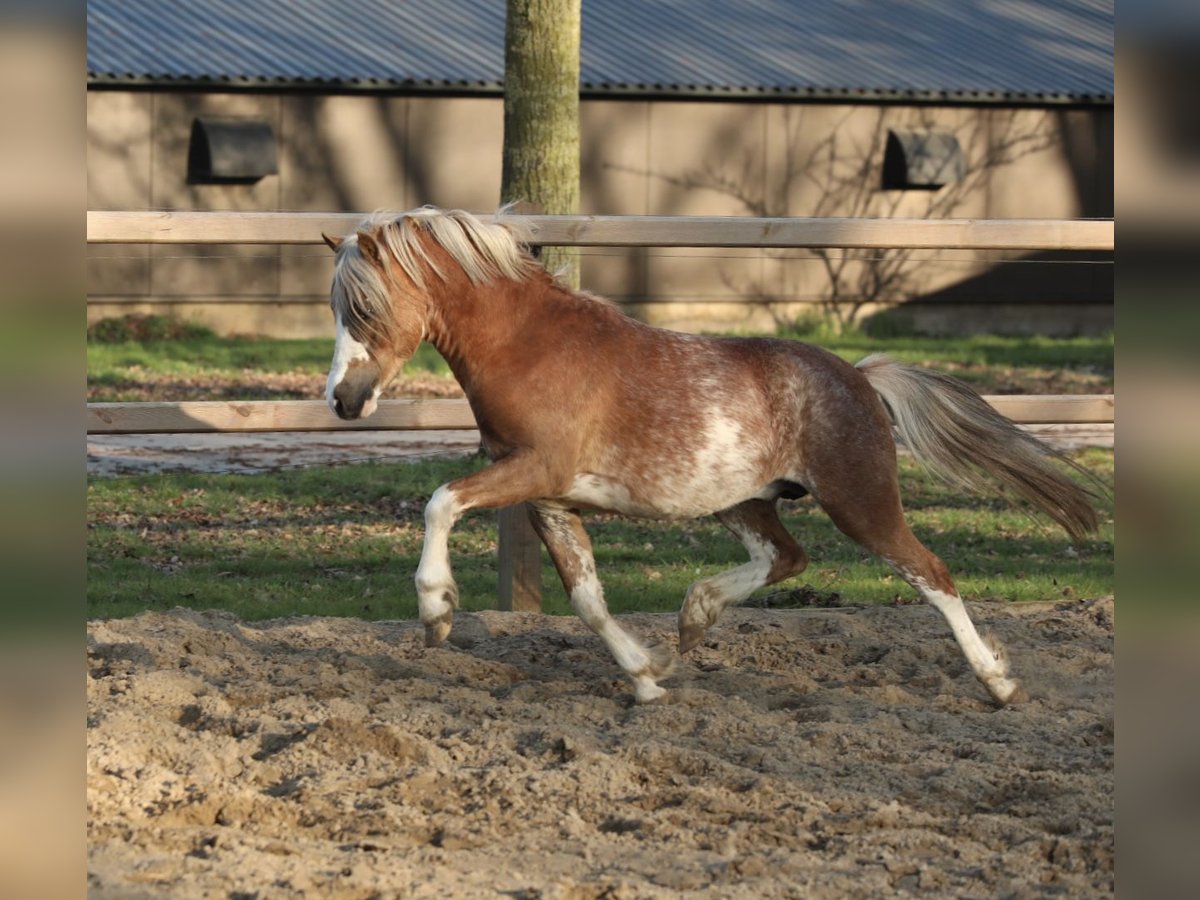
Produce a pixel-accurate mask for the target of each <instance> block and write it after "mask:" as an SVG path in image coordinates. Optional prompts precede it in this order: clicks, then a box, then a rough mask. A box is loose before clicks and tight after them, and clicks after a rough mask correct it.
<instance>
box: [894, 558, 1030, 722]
mask: <svg viewBox="0 0 1200 900" xmlns="http://www.w3.org/2000/svg"><path fill="white" fill-rule="evenodd" d="M912 581H913V583H914V585H915V586H916V588H917V590H918V591H920V592H921V596H923V597H924V598H925V600H926V601H927V602H928V603H929V604H930V605H932V606H933V607H935V608H936V609H937V610H938V612H940V613H941V614H942V616H943V617H944V618H945V620H946V622H947V624H948V625H949V626H950V631H951V633H953V635H954V639H955V640H956V641H958V646H959V647H961V648H962V651H963V655H965V656H966V658H967V663H968V664H969V665H970V666H971V671H972V672H974V673H975V677H976V678H978V679H979V680H980V681H982V682H983V685H984V687H986V688H987V689H988V692H989V693H991V695H992V696H993V697H995V698H996V700H998V701H999V702H1000V703H1007V702H1008V701H1009V700H1011V699H1012V697H1013V694H1015V693H1016V692H1017V688H1018V684H1017V682H1016V681H1014V680H1013V679H1011V678H1009V677H1008V659H1007V657H1006V655H1005V653H1004V648H1003V647H1001V646H1000V643H999V642H998V641H996V640H995V639H992V641H991V646H989V644H988V642H985V641H984V640H983V638H981V637H980V636H979V632H978V631H976V630H975V625H974V624H973V623H972V622H971V618H970V616H968V615H967V608H966V607H965V606H964V605H963V602H962V598H961V597H959V596H957V595H955V594H947V593H945V592H944V591H939V590H934V589H933V588H931V587H929V586H928V585H926V584H925V583H924V582H923V581H922V580H921V579H920V578H914V579H913V580H912Z"/></svg>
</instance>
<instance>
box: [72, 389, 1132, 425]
mask: <svg viewBox="0 0 1200 900" xmlns="http://www.w3.org/2000/svg"><path fill="white" fill-rule="evenodd" d="M985 399H986V400H987V401H988V402H989V403H990V404H991V405H992V406H993V407H995V408H996V409H997V410H999V411H1000V412H1001V413H1003V414H1004V415H1006V416H1008V417H1009V418H1010V419H1012V420H1013V421H1014V422H1019V423H1021V424H1025V425H1049V424H1054V425H1066V424H1095V423H1109V422H1112V421H1113V420H1114V418H1115V398H1114V397H1113V396H1112V395H1111V394H1037V395H1033V394H1023V395H1009V394H996V395H991V396H988V397H985ZM475 427H476V424H475V417H474V416H473V415H472V414H471V408H470V406H468V405H467V401H466V400H381V401H380V403H379V409H378V410H377V411H376V412H375V414H374V415H372V416H371V417H370V418H368V419H357V420H355V421H353V422H346V421H343V420H342V419H339V418H338V417H337V416H335V415H334V414H333V413H332V412H331V411H330V409H329V406H328V405H327V404H326V403H325V401H324V400H286V401H273V400H233V401H224V400H213V401H197V402H185V403H89V404H88V405H87V433H88V434H206V433H207V434H212V433H227V432H243V433H245V432H251V433H252V432H268V431H308V432H328V431H388V430H420V431H427V430H463V429H473V428H475Z"/></svg>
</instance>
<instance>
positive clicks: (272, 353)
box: [87, 320, 1114, 400]
mask: <svg viewBox="0 0 1200 900" xmlns="http://www.w3.org/2000/svg"><path fill="white" fill-rule="evenodd" d="M117 321H119V320H117ZM108 333H109V334H110V335H112V336H113V338H114V339H113V340H108V341H105V340H99V339H89V341H88V345H87V373H88V374H87V377H88V384H89V386H91V387H92V388H93V392H94V399H98V400H100V399H103V400H120V399H129V398H127V397H126V396H125V394H124V393H123V391H124V390H127V389H128V388H129V386H130V385H131V384H135V383H136V382H137V381H138V379H139V377H141V376H144V375H146V374H154V375H165V376H172V377H175V378H179V379H188V378H207V379H214V380H225V381H233V380H236V379H237V378H238V377H240V376H242V374H243V373H244V372H245V370H247V369H252V370H257V371H260V372H270V373H282V372H306V373H313V374H324V373H325V372H327V371H328V370H329V363H330V360H331V358H332V355H333V339H332V336H331V337H329V338H314V339H307V340H284V339H274V338H247V337H217V336H215V335H204V334H199V335H196V334H190V333H189V332H188V331H187V330H181V332H180V336H179V337H178V338H174V339H148V340H133V339H120V338H121V337H122V336H124V335H126V334H128V333H129V332H128V331H127V330H126V331H122V330H121V329H118V328H115V327H114V328H110V329H109V330H108ZM148 333H150V334H155V333H157V332H156V331H155V330H151V331H149V332H148ZM783 336H785V337H792V338H795V339H797V340H805V341H809V342H812V343H816V344H820V345H821V346H823V347H825V348H826V349H828V350H830V351H832V352H834V353H837V354H838V355H840V356H842V357H844V358H845V359H848V360H851V361H857V360H859V359H861V358H862V357H864V356H866V355H867V354H869V353H878V352H886V353H888V354H890V355H891V356H893V357H894V358H896V359H899V360H901V361H904V362H912V363H923V364H926V365H932V366H934V367H939V366H940V367H942V368H944V369H947V370H948V371H950V372H951V373H952V374H954V375H956V376H957V377H960V378H962V379H964V380H965V381H968V382H971V383H973V384H974V385H975V386H976V387H977V388H978V389H980V390H982V391H984V392H988V391H992V390H1001V391H1004V390H1009V389H1011V388H1012V385H1013V382H1012V381H1011V378H1010V376H1011V374H1012V372H1013V371H1014V370H1018V371H1019V370H1026V371H1027V375H1028V377H1027V378H1026V380H1025V381H1019V382H1016V385H1017V386H1018V387H1021V389H1023V390H1035V389H1037V385H1038V384H1039V379H1041V378H1042V376H1043V375H1044V376H1045V380H1047V381H1051V380H1053V383H1052V386H1051V388H1050V389H1051V390H1053V391H1058V390H1071V389H1074V388H1073V387H1072V385H1070V384H1066V385H1064V384H1062V383H1061V378H1057V379H1056V376H1058V375H1061V372H1062V370H1064V369H1065V370H1071V371H1073V372H1082V373H1086V374H1087V376H1088V378H1089V379H1090V380H1088V381H1086V382H1085V383H1082V384H1080V385H1078V388H1079V389H1081V390H1093V389H1097V383H1098V382H1099V383H1100V388H1102V389H1105V390H1107V389H1109V388H1110V387H1111V381H1112V374H1113V348H1114V341H1113V338H1112V336H1111V335H1109V336H1106V337H1080V338H1044V337H1001V336H972V337H954V338H941V337H937V338H934V337H913V336H901V337H890V338H879V337H871V336H870V335H867V334H863V333H859V332H855V333H849V334H842V335H830V334H826V333H822V332H820V331H817V332H814V331H812V330H796V331H792V332H784V333H783ZM404 372H405V373H407V374H410V375H412V374H417V373H426V372H427V373H432V374H434V375H440V376H444V377H446V378H449V377H451V376H450V371H449V368H448V367H447V365H446V362H445V360H443V359H442V357H441V356H440V355H439V354H438V352H437V351H436V350H434V348H433V347H431V346H430V345H428V344H422V345H421V346H420V347H419V348H418V350H417V353H416V355H415V356H414V357H413V359H412V360H410V361H409V363H408V364H407V365H406V366H405V367H404ZM1006 379H1008V380H1007V381H1006ZM1031 379H1032V380H1031ZM1054 379H1056V380H1054ZM1026 385H1029V386H1026ZM280 396H284V395H282V394H281V395H280ZM261 399H273V395H272V394H271V392H270V391H267V392H266V393H264V395H263V396H262V398H261Z"/></svg>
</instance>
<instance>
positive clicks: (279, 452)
mask: <svg viewBox="0 0 1200 900" xmlns="http://www.w3.org/2000/svg"><path fill="white" fill-rule="evenodd" d="M1030 430H1031V431H1033V432H1034V433H1036V434H1038V435H1039V436H1041V437H1042V439H1043V440H1045V441H1047V442H1048V443H1050V444H1051V445H1052V446H1054V447H1056V448H1058V449H1059V450H1077V449H1079V448H1082V447H1112V445H1113V429H1112V426H1111V425H1108V426H1104V425H1049V426H1047V425H1042V426H1031V427H1030ZM478 447H479V432H478V431H354V432H329V433H303V432H278V433H270V434H116V435H88V439H87V469H88V473H89V474H92V475H105V476H108V475H144V474H150V473H154V472H214V473H216V472H234V473H243V474H246V473H251V474H252V473H254V472H270V471H276V470H278V469H284V468H294V467H299V466H314V465H339V464H343V463H352V462H364V461H367V460H380V461H384V460H418V459H426V458H429V457H431V456H465V455H467V454H470V453H474V452H475V451H476V450H477V449H478Z"/></svg>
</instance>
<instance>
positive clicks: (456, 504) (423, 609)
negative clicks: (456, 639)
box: [416, 453, 549, 647]
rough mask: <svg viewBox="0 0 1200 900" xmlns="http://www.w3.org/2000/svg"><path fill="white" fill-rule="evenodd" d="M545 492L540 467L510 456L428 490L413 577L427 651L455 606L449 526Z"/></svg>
mask: <svg viewBox="0 0 1200 900" xmlns="http://www.w3.org/2000/svg"><path fill="white" fill-rule="evenodd" d="M547 493H549V484H548V478H547V475H546V470H545V467H544V466H541V465H540V464H539V463H538V461H537V460H536V459H535V458H533V457H532V455H529V454H516V453H514V454H512V455H511V456H506V457H504V458H503V459H501V460H498V461H497V462H495V463H493V464H492V465H490V466H488V467H487V468H486V469H484V470H482V471H480V472H476V473H475V474H473V475H468V476H467V477H466V478H459V479H458V480H456V481H451V482H450V483H448V484H443V485H442V486H441V487H439V488H438V489H437V490H436V491H434V492H433V496H432V497H430V498H429V503H428V504H427V505H426V506H425V545H424V547H423V548H422V550H421V562H420V563H419V564H418V566H417V578H416V581H417V606H418V608H419V609H420V613H421V622H422V623H424V625H425V645H426V646H427V647H436V646H437V645H438V644H440V643H441V642H442V641H444V640H445V639H446V637H447V635H449V634H450V626H451V625H452V624H453V623H454V610H455V609H457V608H458V586H457V585H456V584H455V583H454V575H453V574H452V573H451V571H450V548H449V539H450V529H451V528H453V527H454V523H455V522H457V521H458V520H459V519H460V518H461V517H462V516H463V514H464V513H466V512H468V511H469V510H472V509H498V508H500V507H503V506H512V505H514V504H517V503H521V502H523V501H525V500H528V499H530V498H531V497H540V496H545V495H546V494H547Z"/></svg>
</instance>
